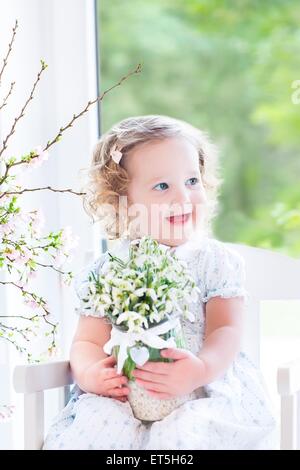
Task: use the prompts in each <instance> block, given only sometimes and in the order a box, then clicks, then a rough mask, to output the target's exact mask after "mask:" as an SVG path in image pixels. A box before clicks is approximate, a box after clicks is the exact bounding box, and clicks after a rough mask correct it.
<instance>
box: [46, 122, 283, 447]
mask: <svg viewBox="0 0 300 470" xmlns="http://www.w3.org/2000/svg"><path fill="white" fill-rule="evenodd" d="M89 176H90V179H89V184H88V188H87V195H86V198H85V207H86V208H88V209H89V210H90V212H91V213H93V214H94V215H95V216H96V217H97V218H99V219H101V222H102V224H103V226H104V228H105V230H106V233H107V237H108V238H110V239H112V240H116V243H114V242H112V243H113V245H114V247H113V249H114V250H115V252H116V254H118V253H119V254H120V253H121V252H122V251H126V250H128V246H129V243H130V240H133V239H138V238H140V237H142V236H144V235H150V236H152V237H153V238H154V239H156V240H157V241H158V242H159V243H160V244H161V245H163V246H165V247H172V249H173V250H174V251H175V253H176V255H177V257H179V258H183V259H184V260H186V262H187V264H188V268H189V270H190V272H191V273H192V275H193V276H194V279H195V280H196V282H197V285H198V287H199V289H200V292H201V295H200V297H199V301H198V303H191V307H190V309H191V311H192V313H193V314H194V316H195V318H196V320H195V321H194V322H190V321H189V320H187V319H182V320H181V321H182V328H183V332H184V334H185V337H186V341H187V349H179V348H169V349H164V350H162V351H161V355H162V356H163V357H165V358H171V359H173V361H171V362H151V361H148V362H146V363H145V364H144V365H143V366H142V367H138V368H137V369H135V372H134V376H135V378H136V382H137V384H139V385H140V386H142V387H144V388H145V390H146V391H147V393H148V394H149V396H151V397H153V398H154V399H156V400H162V399H169V398H174V397H179V396H181V395H185V394H191V396H192V397H193V398H191V400H189V401H186V402H185V403H184V404H182V405H180V406H179V407H178V408H176V409H175V410H174V411H172V412H171V413H170V414H169V415H168V416H166V417H165V418H164V419H162V420H160V421H154V422H144V421H140V420H138V419H136V418H135V417H134V415H133V413H132V410H131V407H130V404H129V402H128V399H127V397H128V393H129V388H128V386H127V382H128V380H127V378H126V377H125V376H124V375H123V374H117V371H116V367H115V365H116V360H115V359H114V357H112V356H107V355H106V354H105V353H104V351H103V345H104V344H105V343H106V342H107V341H108V340H109V338H110V330H111V326H110V325H109V324H108V322H107V321H106V319H104V318H102V317H101V313H100V312H99V313H98V314H97V312H96V313H95V312H93V314H92V316H91V313H90V310H87V309H86V308H85V303H84V302H83V301H82V299H83V298H84V297H85V290H86V285H87V279H88V274H89V273H90V272H91V271H94V272H95V273H98V272H99V271H101V269H102V266H103V264H104V262H105V260H106V259H107V257H108V255H107V252H106V253H104V254H102V255H101V256H100V257H99V258H98V259H97V260H96V261H95V262H94V263H93V264H92V265H91V266H88V267H87V268H86V269H84V271H83V272H81V274H80V275H79V276H78V277H77V280H76V290H77V294H78V296H79V299H80V300H81V302H80V306H79V308H78V313H79V314H80V317H79V322H78V327H77V331H76V333H75V336H74V339H73V343H72V347H71V354H70V362H71V368H72V372H73V376H74V379H75V382H76V384H77V385H76V386H75V391H74V393H73V397H72V398H71V400H70V401H69V403H68V405H67V406H66V407H65V408H64V410H63V411H62V412H61V413H60V414H59V415H58V416H57V417H56V419H55V421H54V423H53V424H52V426H51V428H50V430H49V432H48V435H47V438H46V440H45V444H44V449H117V450H120V449H152V450H158V449H210V450H211V449H217V450H220V449H273V448H278V441H277V423H276V420H275V418H274V412H273V409H272V404H271V401H270V399H269V396H268V393H267V391H266V389H265V386H264V380H263V378H262V375H261V373H260V371H259V370H258V369H257V368H256V366H255V365H254V364H253V363H252V361H251V360H250V359H249V357H248V356H247V354H246V353H245V352H244V351H242V350H241V335H242V326H243V314H244V307H245V302H247V300H248V293H247V291H246V290H245V287H244V281H245V266H244V259H243V258H242V257H241V256H240V255H239V254H238V253H237V252H236V251H235V250H232V249H229V248H228V247H227V246H226V245H225V243H224V242H221V241H219V240H217V239H215V238H213V236H212V233H211V221H212V219H213V217H214V216H215V215H216V213H217V210H216V209H217V195H218V188H219V186H220V181H221V179H220V178H219V176H218V165H217V158H216V151H215V147H214V146H213V145H212V144H211V143H210V141H209V139H208V138H207V136H206V134H204V133H203V132H202V131H200V130H199V129H196V128H195V127H193V126H191V125H189V124H188V123H186V122H183V121H180V120H177V119H173V118H170V117H167V116H160V115H149V116H138V117H132V118H128V119H125V120H123V121H121V122H119V123H117V124H116V125H114V126H113V127H112V128H111V129H110V130H109V131H108V132H107V133H105V134H104V135H103V136H102V137H101V139H100V141H99V142H98V143H97V145H96V147H95V150H94V155H93V162H92V167H91V169H90V171H89ZM110 251H111V250H110Z"/></svg>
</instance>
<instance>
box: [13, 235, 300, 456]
mask: <svg viewBox="0 0 300 470" xmlns="http://www.w3.org/2000/svg"><path fill="white" fill-rule="evenodd" d="M226 245H227V246H228V247H229V248H233V249H235V250H236V251H238V252H239V253H240V254H241V255H242V256H243V258H244V259H245V262H246V288H247V290H248V292H249V293H250V296H251V298H250V301H249V304H248V308H247V312H246V313H247V315H246V328H245V331H246V335H245V338H244V349H245V350H246V351H247V352H248V353H249V354H250V355H251V357H252V359H253V360H254V361H255V363H256V364H258V365H259V314H260V301H262V300H292V299H293V300H300V284H299V279H300V260H297V259H293V258H290V257H288V256H285V255H282V254H280V253H276V252H273V251H270V250H265V249H261V248H255V247H250V246H246V245H240V244H232V243H226ZM72 383H73V380H72V375H71V371H70V364H69V362H68V361H57V362H49V363H45V364H38V365H24V366H23V365H22V366H16V368H15V370H14V387H15V390H16V392H19V393H23V394H24V448H25V449H41V448H42V445H43V440H44V391H45V390H48V389H54V388H60V390H61V394H60V401H61V408H62V407H63V406H64V405H65V404H66V402H67V400H68V395H69V393H68V392H69V388H70V384H72ZM277 390H278V393H279V394H280V398H281V424H280V427H281V436H280V448H281V449H282V450H286V449H289V450H293V449H300V358H299V359H297V360H294V361H292V362H290V363H288V364H284V365H281V366H279V367H278V370H277Z"/></svg>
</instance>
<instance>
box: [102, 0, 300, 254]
mask: <svg viewBox="0 0 300 470" xmlns="http://www.w3.org/2000/svg"><path fill="white" fill-rule="evenodd" d="M98 12H99V20H98V21H99V26H100V29H99V31H100V34H99V53H100V91H101V92H103V91H104V90H105V89H107V88H109V87H110V86H111V85H112V84H114V83H116V82H117V81H118V80H119V79H120V77H122V76H124V75H126V74H127V73H128V72H129V71H131V70H133V69H134V68H135V66H136V65H137V64H138V63H139V62H140V63H141V64H142V72H141V73H140V74H138V75H135V76H133V77H131V78H130V79H129V80H127V81H126V82H125V83H123V84H122V85H121V86H120V87H118V88H117V89H115V90H114V92H113V93H111V94H108V95H107V96H106V97H105V99H104V100H103V103H102V109H101V127H102V129H101V130H102V132H105V131H106V130H107V129H108V128H109V127H110V126H111V125H112V124H113V123H115V122H116V121H119V120H120V119H123V118H125V117H128V116H131V115H140V114H167V115H170V116H173V117H177V118H179V119H184V120H186V121H188V122H190V123H192V124H193V125H195V126H197V127H199V128H201V129H205V130H206V131H208V132H209V134H210V135H211V138H212V139H213V140H214V141H215V142H216V143H217V144H218V146H219V148H220V158H221V168H222V173H221V176H222V177H223V178H224V182H223V185H222V191H221V195H220V209H219V214H218V216H217V218H216V219H215V221H214V232H215V235H216V236H217V237H218V238H219V239H221V240H224V241H232V242H238V243H245V244H249V245H252V246H260V247H265V248H270V249H274V250H278V251H282V252H285V253H287V254H289V255H292V256H298V257H299V255H300V184H299V176H300V159H299V148H300V133H299V129H300V104H298V105H297V104H293V102H292V93H293V91H294V90H293V89H292V83H293V82H294V81H295V80H299V79H300V30H299V22H300V3H299V2H298V0H264V1H258V0H236V1H234V0H232V1H230V0H188V1H184V0H151V1H149V0H111V1H108V0H102V1H100V2H99V4H98Z"/></svg>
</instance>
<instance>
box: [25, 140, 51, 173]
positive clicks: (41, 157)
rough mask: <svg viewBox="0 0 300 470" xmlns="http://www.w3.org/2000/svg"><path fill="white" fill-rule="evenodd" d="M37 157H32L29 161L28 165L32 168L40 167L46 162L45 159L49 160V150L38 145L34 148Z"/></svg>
mask: <svg viewBox="0 0 300 470" xmlns="http://www.w3.org/2000/svg"><path fill="white" fill-rule="evenodd" d="M33 151H34V152H35V154H36V155H38V156H37V157H34V158H32V159H31V160H30V161H29V162H28V165H29V167H30V168H32V167H33V168H35V167H39V166H41V165H42V163H44V161H46V160H48V158H49V152H48V151H47V150H45V151H43V149H42V147H41V145H38V146H37V147H35V148H34V150H33Z"/></svg>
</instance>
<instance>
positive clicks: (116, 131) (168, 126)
mask: <svg viewBox="0 0 300 470" xmlns="http://www.w3.org/2000/svg"><path fill="white" fill-rule="evenodd" d="M170 137H184V138H186V139H188V140H189V141H190V142H191V143H192V144H193V145H194V146H195V148H196V150H197V152H198V155H199V167H200V172H201V176H202V181H203V185H204V188H205V191H206V194H207V201H208V203H207V209H208V210H207V214H206V217H205V221H204V224H205V227H204V230H205V232H206V233H207V234H211V232H212V228H211V222H212V219H213V218H214V217H215V216H216V215H217V207H218V204H217V199H218V189H219V187H220V185H221V182H222V179H221V178H220V176H219V174H218V170H219V167H218V152H217V148H216V146H215V145H214V144H213V143H212V142H211V141H210V139H209V137H208V135H207V134H206V133H205V132H203V131H201V130H200V129H197V128H196V127H194V126H192V125H191V124H188V123H187V122H185V121H181V120H179V119H175V118H171V117H169V116H163V115H144V116H135V117H129V118H126V119H123V120H122V121H120V122H118V123H116V124H115V125H113V126H112V127H111V129H110V130H108V131H107V132H106V133H104V134H103V135H102V136H101V138H100V140H99V141H98V142H97V144H96V145H95V147H94V150H93V157H92V162H91V166H90V168H88V169H87V181H86V184H85V185H84V187H83V190H84V192H85V196H84V199H83V204H84V209H85V211H86V212H87V213H88V214H89V215H90V216H91V217H92V219H93V221H94V222H97V221H100V223H101V224H102V228H103V229H104V232H105V233H106V235H107V238H108V239H110V240H114V239H117V238H120V237H122V236H123V234H122V230H123V229H122V228H121V227H124V221H123V222H121V220H120V197H121V196H125V197H126V194H127V187H128V183H129V181H130V180H129V176H128V173H127V171H126V170H125V168H124V166H123V165H122V161H124V160H123V157H125V156H127V155H129V153H130V150H132V149H133V148H134V147H136V146H137V145H139V144H142V143H146V142H151V141H157V140H163V139H166V138H170ZM115 146H117V149H118V150H121V151H122V155H123V156H122V159H121V161H120V163H119V164H117V163H115V162H114V160H113V159H112V158H111V155H110V152H111V150H112V149H113V147H115ZM108 206H110V207H113V208H114V214H113V215H111V214H110V215H107V214H106V216H104V213H105V211H103V209H104V208H105V207H108ZM122 223H123V225H122Z"/></svg>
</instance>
